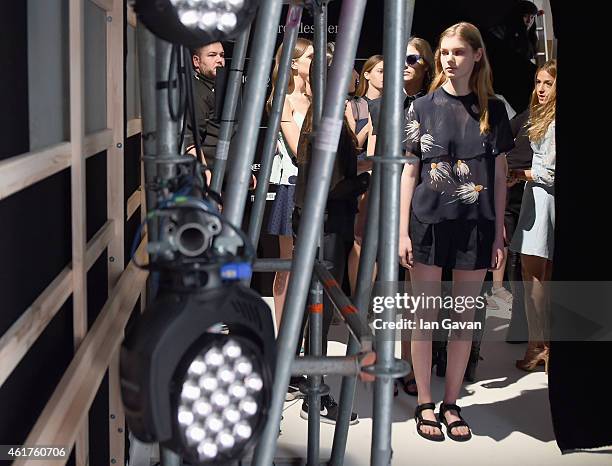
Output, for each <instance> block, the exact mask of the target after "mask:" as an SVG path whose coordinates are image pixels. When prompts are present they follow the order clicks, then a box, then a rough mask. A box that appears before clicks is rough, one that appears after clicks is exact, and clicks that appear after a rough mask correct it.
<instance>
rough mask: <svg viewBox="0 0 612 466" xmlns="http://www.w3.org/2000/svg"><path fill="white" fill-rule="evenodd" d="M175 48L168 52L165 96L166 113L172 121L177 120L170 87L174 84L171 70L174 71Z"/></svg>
mask: <svg viewBox="0 0 612 466" xmlns="http://www.w3.org/2000/svg"><path fill="white" fill-rule="evenodd" d="M175 47H176V45H173V46H172V49H171V50H170V66H168V93H167V94H166V97H167V99H168V111H169V113H170V119H171V120H172V121H177V120H178V115H177V113H176V112H175V111H174V106H173V105H172V87H173V84H174V83H173V80H172V70H173V69H174V57H175V53H174V48H175ZM177 79H178V76H177ZM177 86H178V83H177Z"/></svg>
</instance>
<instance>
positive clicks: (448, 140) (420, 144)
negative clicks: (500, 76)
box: [404, 87, 514, 223]
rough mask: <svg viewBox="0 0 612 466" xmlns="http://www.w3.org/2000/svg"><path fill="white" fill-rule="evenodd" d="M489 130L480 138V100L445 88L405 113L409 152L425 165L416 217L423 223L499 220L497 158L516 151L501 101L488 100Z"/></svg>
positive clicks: (414, 205) (414, 204) (415, 205)
mask: <svg viewBox="0 0 612 466" xmlns="http://www.w3.org/2000/svg"><path fill="white" fill-rule="evenodd" d="M488 108H489V127H490V131H489V132H488V133H487V134H480V112H479V109H478V98H477V96H476V95H475V94H474V93H471V94H468V95H465V96H454V95H451V94H449V93H448V92H446V91H445V90H444V89H443V88H441V87H440V88H438V89H437V90H435V91H434V92H432V93H430V94H427V95H425V96H423V97H421V98H419V99H416V100H415V101H414V102H413V103H412V105H411V106H410V107H409V108H408V109H407V110H406V139H405V141H404V142H405V146H404V147H405V150H406V151H407V152H410V153H412V154H413V155H415V156H416V157H418V158H419V159H421V173H420V175H421V176H420V181H419V184H418V185H417V187H416V190H415V192H414V196H413V198H412V211H413V213H414V215H415V216H416V217H417V219H418V220H419V221H420V222H422V223H439V222H442V221H444V220H455V219H464V220H475V219H488V220H494V219H495V202H494V192H495V187H494V184H495V157H497V156H498V155H499V154H501V153H504V152H506V151H508V150H510V149H512V148H513V147H514V142H513V137H512V132H511V129H510V123H509V122H508V114H507V113H506V108H505V106H504V104H503V102H502V101H500V100H498V99H495V98H490V99H489V103H488Z"/></svg>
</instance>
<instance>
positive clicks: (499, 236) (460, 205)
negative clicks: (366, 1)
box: [399, 23, 513, 441]
mask: <svg viewBox="0 0 612 466" xmlns="http://www.w3.org/2000/svg"><path fill="white" fill-rule="evenodd" d="M435 65H436V76H435V78H434V80H433V82H432V85H431V88H430V93H429V94H427V95H426V96H424V97H421V98H420V99H417V100H415V101H414V102H413V103H412V105H411V106H410V108H409V110H408V111H407V112H406V140H405V149H406V155H407V156H409V157H411V159H412V161H411V163H409V164H407V165H406V166H405V168H404V171H403V174H402V187H401V207H400V232H399V235H400V242H399V258H400V262H401V264H402V265H403V266H404V267H407V268H409V270H410V278H411V284H412V288H413V292H414V294H415V295H420V294H421V293H424V294H425V295H428V296H429V295H433V296H440V295H441V278H442V269H443V268H445V269H452V275H453V297H454V298H455V302H456V303H459V299H462V300H464V301H465V302H466V303H467V302H468V298H469V299H470V301H469V302H471V303H472V304H471V305H469V306H468V305H466V306H464V307H463V308H461V309H460V308H459V306H456V307H455V308H454V309H451V310H450V312H449V313H450V318H451V319H452V322H454V323H455V324H457V323H461V324H463V330H458V329H457V328H453V329H452V330H451V332H450V336H449V342H448V357H447V368H446V385H445V391H444V400H443V402H442V404H441V406H440V411H439V420H440V421H441V422H442V423H444V424H445V425H446V435H448V437H450V438H451V439H452V440H455V441H466V440H469V439H470V438H471V436H472V434H471V431H470V428H469V426H468V424H467V422H466V421H465V420H464V419H463V418H462V417H461V414H460V411H461V408H459V406H457V405H456V400H457V397H458V396H459V391H460V389H461V383H462V381H463V376H464V374H465V369H466V366H467V362H468V357H469V354H470V348H471V345H472V333H473V330H474V325H473V319H474V312H475V310H476V309H477V308H480V307H481V306H483V305H484V303H483V302H482V298H480V297H479V294H480V290H481V288H482V283H483V280H484V276H485V274H486V272H487V269H490V268H493V269H495V268H498V267H499V266H500V265H501V260H502V258H503V247H504V240H503V225H504V223H503V222H504V208H505V204H506V169H507V167H506V160H505V152H506V151H508V150H510V149H511V148H512V147H513V138H512V132H511V130H510V124H509V122H508V116H507V114H506V109H505V107H504V104H503V103H502V102H501V101H500V100H498V99H496V98H495V97H494V94H493V89H492V85H491V71H490V67H489V63H488V59H487V55H486V51H485V46H484V43H483V41H482V37H481V35H480V32H479V31H478V29H477V28H476V27H475V26H473V25H472V24H469V23H458V24H455V25H453V26H451V27H449V28H448V29H446V30H445V31H444V32H443V33H442V35H441V36H440V42H439V45H438V50H437V51H436V54H435ZM437 311H438V309H422V308H421V309H417V311H416V313H415V317H416V319H415V323H416V324H417V325H416V327H415V329H414V330H412V343H411V349H412V362H413V369H414V375H415V378H416V383H417V388H418V406H417V408H416V410H415V419H416V421H417V433H418V434H419V435H420V436H422V437H424V438H426V439H428V440H432V441H442V440H444V439H445V436H444V434H443V433H442V426H441V423H440V422H438V420H437V419H436V415H435V413H434V408H435V404H434V403H433V399H432V394H431V388H430V382H431V358H432V354H431V347H432V342H431V337H432V331H431V330H428V329H427V327H426V326H423V325H422V324H421V322H423V321H428V322H432V323H433V322H434V321H436V314H437ZM456 327H459V325H457V326H456Z"/></svg>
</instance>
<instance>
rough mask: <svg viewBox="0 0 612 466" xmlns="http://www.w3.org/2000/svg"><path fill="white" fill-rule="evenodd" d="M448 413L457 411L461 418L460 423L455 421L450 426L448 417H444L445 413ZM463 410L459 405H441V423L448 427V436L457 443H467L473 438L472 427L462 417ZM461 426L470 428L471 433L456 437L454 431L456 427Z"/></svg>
mask: <svg viewBox="0 0 612 466" xmlns="http://www.w3.org/2000/svg"><path fill="white" fill-rule="evenodd" d="M446 411H456V412H457V416H458V417H459V420H458V421H454V422H451V423H450V424H448V423H447V421H446V417H444V413H446ZM460 413H461V408H460V407H459V406H457V405H454V404H446V403H442V404H441V405H440V414H439V417H440V421H442V423H443V424H444V425H445V426H446V434H447V435H448V436H449V437H450V438H451V439H452V440H454V441H455V442H467V441H468V440H469V439H471V438H472V431H471V429H470V426H469V425H468V423H467V422H465V419H463V417H461V414H460ZM460 426H465V427H467V428H468V430H469V432H468V433H467V435H455V434H453V432H452V430H453V429H454V428H455V427H460Z"/></svg>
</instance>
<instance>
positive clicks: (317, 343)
mask: <svg viewBox="0 0 612 466" xmlns="http://www.w3.org/2000/svg"><path fill="white" fill-rule="evenodd" d="M308 301H309V302H308V322H309V327H310V332H309V340H310V341H309V349H310V352H309V353H310V354H309V355H310V356H313V357H315V358H316V357H320V356H321V355H322V353H323V287H322V286H321V283H320V282H319V280H318V279H317V278H316V277H315V276H314V274H313V277H312V285H311V288H310V296H309V299H308ZM308 378H309V382H310V383H309V386H308V449H307V452H306V464H307V465H308V466H319V452H320V443H321V426H320V424H319V423H320V421H321V393H320V392H319V390H320V388H321V375H315V374H310V375H309V376H308Z"/></svg>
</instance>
